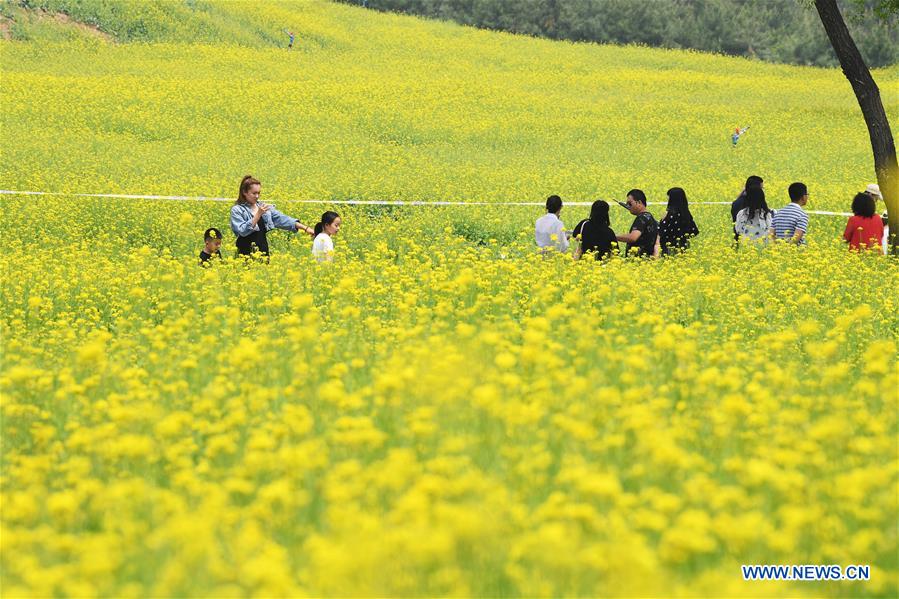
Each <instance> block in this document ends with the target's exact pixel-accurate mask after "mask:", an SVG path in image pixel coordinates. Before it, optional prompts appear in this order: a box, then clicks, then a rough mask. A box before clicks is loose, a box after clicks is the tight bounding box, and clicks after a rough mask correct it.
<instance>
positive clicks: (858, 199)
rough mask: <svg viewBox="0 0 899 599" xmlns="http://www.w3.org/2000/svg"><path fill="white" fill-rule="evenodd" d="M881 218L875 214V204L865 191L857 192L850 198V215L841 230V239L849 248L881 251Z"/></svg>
mask: <svg viewBox="0 0 899 599" xmlns="http://www.w3.org/2000/svg"><path fill="white" fill-rule="evenodd" d="M881 238H883V220H881V218H880V215H878V214H877V204H876V203H875V202H874V198H873V197H871V195H869V194H867V193H858V194H856V195H855V198H854V199H853V200H852V216H850V217H849V221H848V222H847V223H846V230H845V231H843V240H844V241H846V242H847V243H849V249H850V250H875V251H877V253H882V252H883V250H882V249H881V247H880V240H881Z"/></svg>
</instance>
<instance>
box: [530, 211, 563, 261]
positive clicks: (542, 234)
mask: <svg viewBox="0 0 899 599" xmlns="http://www.w3.org/2000/svg"><path fill="white" fill-rule="evenodd" d="M554 235H555V239H553V236H554ZM534 239H535V240H536V242H537V247H539V248H550V247H554V248H556V249H557V250H559V251H560V252H567V251H568V237H567V236H566V235H565V225H564V224H562V221H561V220H560V219H559V217H558V216H556V215H555V214H553V213H552V212H547V213H546V214H544V215H543V216H541V217H540V218H538V219H537V222H536V223H535V224H534Z"/></svg>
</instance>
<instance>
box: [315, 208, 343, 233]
mask: <svg viewBox="0 0 899 599" xmlns="http://www.w3.org/2000/svg"><path fill="white" fill-rule="evenodd" d="M338 218H340V215H339V214H337V213H336V212H334V211H333V210H328V211H327V212H325V213H324V214H322V219H321V220H320V221H318V222H317V223H315V234H316V235H318V234H319V233H321V232H322V231H324V230H325V225H330V224H331V223H333V222H334V221H335V220H336V219H338Z"/></svg>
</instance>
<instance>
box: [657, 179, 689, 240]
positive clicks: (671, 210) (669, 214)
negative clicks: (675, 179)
mask: <svg viewBox="0 0 899 599" xmlns="http://www.w3.org/2000/svg"><path fill="white" fill-rule="evenodd" d="M697 235H699V229H698V228H697V227H696V222H695V221H694V220H693V215H692V214H691V213H690V206H689V205H688V204H687V194H686V192H684V190H683V189H681V188H680V187H672V188H671V189H669V190H668V208H667V211H666V212H665V215H664V216H663V217H662V220H660V221H659V241H658V247H659V250H661V254H662V255H663V256H668V255H671V254H674V253H677V252H682V251H684V250H686V249H687V248H688V247H690V239H691V238H693V237H695V236H697Z"/></svg>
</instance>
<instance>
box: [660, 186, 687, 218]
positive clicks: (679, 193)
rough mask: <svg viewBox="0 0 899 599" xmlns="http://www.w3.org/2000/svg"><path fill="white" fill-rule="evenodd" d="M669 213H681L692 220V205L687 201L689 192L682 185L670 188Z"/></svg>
mask: <svg viewBox="0 0 899 599" xmlns="http://www.w3.org/2000/svg"><path fill="white" fill-rule="evenodd" d="M666 210H667V211H668V214H680V215H681V216H685V217H687V218H689V219H690V220H693V215H692V214H690V205H689V204H688V203H687V192H685V191H684V190H683V188H681V187H672V188H671V189H669V190H668V207H667V208H666Z"/></svg>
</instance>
